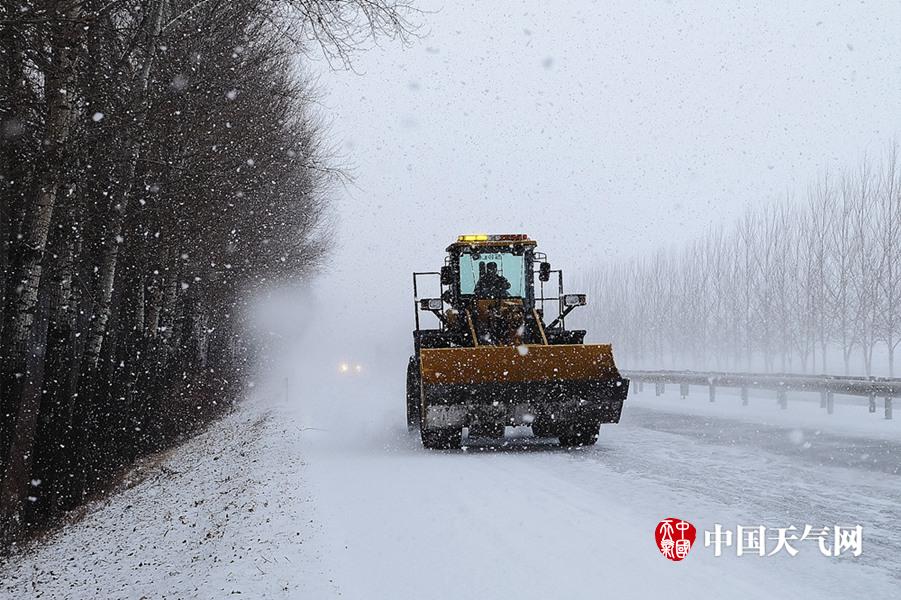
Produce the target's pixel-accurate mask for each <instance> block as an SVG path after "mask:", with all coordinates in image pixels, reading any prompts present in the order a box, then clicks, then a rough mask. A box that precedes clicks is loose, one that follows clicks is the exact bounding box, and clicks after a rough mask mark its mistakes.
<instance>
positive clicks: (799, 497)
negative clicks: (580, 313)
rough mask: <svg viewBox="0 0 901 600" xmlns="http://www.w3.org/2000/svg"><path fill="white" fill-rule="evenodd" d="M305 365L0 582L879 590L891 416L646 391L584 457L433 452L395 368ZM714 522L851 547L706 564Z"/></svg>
mask: <svg viewBox="0 0 901 600" xmlns="http://www.w3.org/2000/svg"><path fill="white" fill-rule="evenodd" d="M318 358H321V359H322V361H321V362H320V363H318V364H315V365H313V366H312V368H309V369H304V370H301V369H299V368H298V369H296V370H293V371H291V370H289V371H286V372H285V374H284V375H285V376H287V377H288V381H287V384H288V385H287V387H286V386H285V382H284V380H282V379H281V378H278V379H277V380H276V382H275V383H273V384H272V385H270V386H262V385H261V386H258V392H257V394H256V395H255V397H253V398H251V399H249V400H248V401H247V402H245V403H244V404H243V405H242V406H241V407H240V408H239V409H238V410H237V411H236V412H235V413H234V414H232V415H230V416H229V417H227V418H226V419H224V420H223V421H222V422H221V423H219V424H217V425H216V426H215V427H213V428H211V429H210V430H209V431H207V432H205V433H204V434H203V435H201V436H200V437H198V438H196V439H194V440H192V441H191V442H189V443H188V444H186V445H185V446H183V447H182V448H180V449H179V450H178V451H176V452H174V453H173V454H172V455H171V456H170V457H169V458H168V459H167V460H165V461H164V462H163V463H162V464H161V465H159V466H157V467H152V468H151V474H150V476H148V477H147V478H146V479H145V480H144V481H143V482H141V483H139V484H137V485H135V486H134V487H132V488H131V489H129V490H127V491H125V492H124V493H122V494H120V495H118V496H115V497H113V498H111V499H109V500H108V501H104V502H102V503H99V504H98V505H96V506H94V507H92V510H91V511H90V513H89V515H88V516H87V517H86V518H84V519H83V520H81V521H80V522H78V523H75V524H73V525H71V526H69V527H67V528H65V529H64V530H62V531H61V532H59V533H58V534H56V535H54V536H53V537H52V538H51V539H49V540H47V541H46V543H44V544H43V545H40V546H38V547H36V548H34V549H32V550H30V551H28V552H27V553H25V554H24V555H21V556H17V557H14V558H13V559H12V560H11V561H9V564H7V565H5V566H3V567H2V569H0V578H2V585H0V594H2V595H5V596H6V597H10V598H19V597H26V596H29V595H31V596H35V597H42V598H95V597H99V598H142V597H144V598H190V597H198V598H219V597H233V596H234V595H237V594H240V595H241V597H245V598H247V597H250V598H338V597H340V598H351V599H380V598H385V599H398V598H416V599H423V598H464V597H467V598H499V597H512V598H552V597H554V598H573V599H578V598H600V597H617V598H647V597H666V598H707V597H711V598H712V597H728V598H736V597H743V598H804V597H808V598H809V597H823V598H826V597H852V596H858V595H866V596H867V597H869V598H886V599H887V598H897V597H898V589H901V540H899V539H898V538H897V531H898V523H899V522H901V503H899V502H898V499H899V498H901V475H899V472H898V463H899V458H898V457H899V456H901V433H899V431H901V429H899V424H901V420H897V421H892V422H886V421H884V420H882V419H881V418H879V416H881V415H879V416H877V415H872V414H869V413H867V410H866V408H865V407H861V406H844V405H841V406H839V407H838V408H837V410H836V415H833V416H832V417H825V416H823V415H821V414H820V413H819V412H818V411H819V409H818V405H816V404H815V403H801V402H792V401H791V400H790V404H789V409H788V410H787V411H780V410H779V409H778V407H776V405H775V399H773V400H772V401H769V400H765V399H760V400H759V401H757V400H756V399H754V398H752V400H751V406H750V407H744V408H743V407H741V406H740V403H739V402H738V401H737V399H730V398H729V397H728V396H722V397H721V398H718V401H717V403H715V405H710V404H709V403H708V402H707V395H706V392H705V390H702V389H699V390H697V392H696V395H692V396H690V397H689V398H688V399H685V400H682V399H680V398H678V394H677V391H678V390H677V388H676V389H671V390H669V394H668V395H665V396H662V397H660V398H655V397H654V396H653V393H652V392H651V393H649V392H648V391H647V390H648V388H647V387H646V388H645V392H644V393H643V394H641V395H638V396H633V397H631V398H630V399H629V401H628V405H627V408H626V410H625V412H624V415H623V421H622V423H621V424H619V425H615V426H605V427H603V428H602V430H601V437H600V441H599V442H598V445H597V446H596V447H593V448H588V449H578V450H561V449H559V448H557V447H555V446H554V445H552V444H547V443H534V442H532V441H531V440H529V439H522V438H513V439H511V440H510V441H509V442H508V443H507V445H505V446H503V447H497V446H496V445H494V446H492V445H490V444H479V443H474V444H472V445H470V446H469V447H467V448H466V449H464V450H463V451H447V452H435V451H426V450H424V449H422V448H421V446H420V444H419V443H418V440H417V439H416V438H414V437H411V436H409V435H408V434H407V432H406V430H405V427H404V424H403V396H402V393H403V389H402V385H403V381H402V374H403V367H404V365H403V363H402V362H400V361H397V362H398V363H399V364H398V365H397V369H396V373H391V374H390V376H385V377H375V376H373V375H372V374H370V373H368V370H369V369H368V367H367V368H366V369H365V370H364V372H363V373H362V374H349V375H340V374H338V373H337V370H336V369H334V368H333V366H334V365H333V364H332V362H329V361H331V358H330V357H323V356H320V357H318ZM300 362H301V361H299V360H298V361H297V364H300ZM364 367H366V365H364ZM732 400H735V401H732ZM808 409H810V410H808ZM852 409H853V410H852ZM846 411H847V412H846ZM846 416H847V417H848V419H849V420H853V421H855V422H856V425H854V426H853V427H850V429H848V428H847V427H846V428H845V429H843V427H845V426H843V425H841V424H839V423H840V422H841V421H840V419H843V418H845V417H846ZM827 419H831V421H828V420H827ZM823 421H825V423H823ZM830 423H832V424H834V425H833V426H830ZM846 429H847V430H846ZM868 431H871V432H872V433H873V435H872V436H868V435H867V432H868ZM508 433H511V434H515V433H517V432H513V431H509V430H508ZM892 438H893V439H894V441H892ZM670 516H675V517H681V518H684V519H687V520H689V521H691V522H693V523H694V524H695V525H696V526H697V528H698V531H699V539H698V541H697V542H696V543H695V546H694V548H693V549H692V551H691V553H690V555H689V556H688V557H687V558H686V559H685V560H684V561H682V562H680V563H674V562H670V561H668V560H665V559H664V558H663V557H661V556H660V554H659V552H658V551H657V548H656V546H655V543H654V536H653V531H654V527H655V525H656V524H657V523H658V521H660V520H661V519H662V518H664V517H670ZM715 523H720V524H722V525H723V526H724V527H729V528H732V529H734V528H735V526H736V525H765V526H767V527H768V528H775V527H787V526H789V525H795V526H797V527H798V528H799V530H800V529H803V526H804V525H805V524H811V525H814V526H817V527H822V526H832V525H836V524H839V525H856V524H860V525H862V526H863V528H864V546H863V554H862V555H861V556H860V557H857V558H855V557H853V556H850V555H843V556H841V557H838V558H833V557H824V556H822V555H821V554H820V552H819V551H818V549H817V547H816V544H815V543H810V542H804V543H797V544H795V546H796V547H797V548H799V550H800V553H799V554H798V555H797V556H796V557H793V558H792V557H789V556H787V555H786V554H785V553H784V552H782V553H780V554H778V555H776V556H773V557H766V558H762V557H759V556H742V557H737V556H735V553H734V550H731V551H730V550H729V549H726V550H725V551H724V555H723V556H720V557H715V556H714V555H713V552H712V548H705V547H704V545H703V531H704V530H712V529H713V526H714V524H715Z"/></svg>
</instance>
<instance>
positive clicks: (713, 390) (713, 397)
mask: <svg viewBox="0 0 901 600" xmlns="http://www.w3.org/2000/svg"><path fill="white" fill-rule="evenodd" d="M710 401H711V402H716V386H715V385H713V384H712V383H711V384H710Z"/></svg>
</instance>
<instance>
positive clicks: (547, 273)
mask: <svg viewBox="0 0 901 600" xmlns="http://www.w3.org/2000/svg"><path fill="white" fill-rule="evenodd" d="M538 279H540V280H541V281H550V279H551V263H549V262H543V263H541V264H539V265H538Z"/></svg>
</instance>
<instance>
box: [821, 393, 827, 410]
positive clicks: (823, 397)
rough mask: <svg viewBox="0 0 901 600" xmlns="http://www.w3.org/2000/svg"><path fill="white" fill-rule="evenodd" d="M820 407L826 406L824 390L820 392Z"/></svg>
mask: <svg viewBox="0 0 901 600" xmlns="http://www.w3.org/2000/svg"><path fill="white" fill-rule="evenodd" d="M820 408H826V392H820Z"/></svg>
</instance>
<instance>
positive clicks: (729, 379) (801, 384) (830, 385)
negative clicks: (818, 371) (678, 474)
mask: <svg viewBox="0 0 901 600" xmlns="http://www.w3.org/2000/svg"><path fill="white" fill-rule="evenodd" d="M622 373H623V375H624V376H625V377H628V378H629V379H630V380H632V385H630V390H634V391H635V393H641V392H642V391H643V387H644V384H645V383H653V384H654V386H655V390H654V391H655V394H656V395H657V396H659V395H660V394H662V393H663V392H664V391H665V386H666V384H668V383H672V384H678V385H679V391H680V393H681V395H682V397H683V398H685V397H686V396H687V395H688V389H689V386H692V385H700V386H704V387H707V388H709V394H710V401H711V402H714V401H716V388H718V387H724V388H737V389H740V390H741V403H742V405H743V406H747V405H748V390H749V389H764V390H773V391H775V392H776V399H777V401H778V402H779V405H780V406H781V407H782V408H788V392H819V394H820V407H821V408H825V409H826V412H827V413H829V414H830V415H831V414H832V413H833V411H834V409H835V400H834V396H835V394H839V395H844V396H862V397H865V398H868V399H869V409H870V412H871V413H875V412H876V399H877V398H882V399H883V402H884V407H885V418H886V419H891V418H892V400H893V399H894V398H896V397H898V396H901V379H899V378H888V377H850V376H841V375H791V374H783V373H780V374H775V375H774V374H763V373H716V372H701V371H623V372H622Z"/></svg>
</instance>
